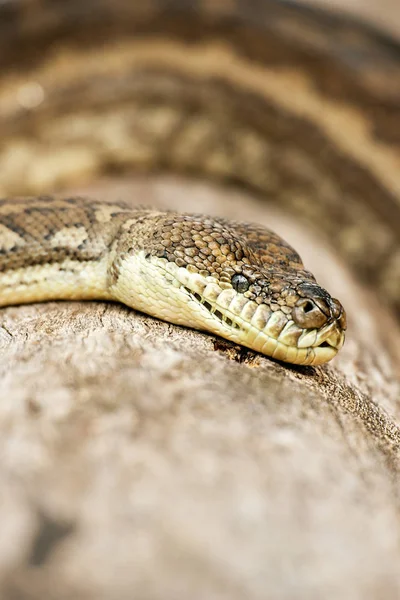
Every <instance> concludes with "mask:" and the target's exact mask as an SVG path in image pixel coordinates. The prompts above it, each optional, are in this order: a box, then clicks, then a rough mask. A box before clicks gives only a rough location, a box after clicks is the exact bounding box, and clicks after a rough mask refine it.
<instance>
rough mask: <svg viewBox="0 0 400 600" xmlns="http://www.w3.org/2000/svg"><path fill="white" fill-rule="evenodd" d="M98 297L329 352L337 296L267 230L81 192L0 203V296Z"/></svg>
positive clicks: (253, 344) (251, 342)
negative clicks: (99, 199)
mask: <svg viewBox="0 0 400 600" xmlns="http://www.w3.org/2000/svg"><path fill="white" fill-rule="evenodd" d="M50 299H109V300H117V301H120V302H123V303H124V304H126V305H128V306H130V307H132V308H134V309H137V310H140V311H142V312H145V313H147V314H150V315H152V316H154V317H157V318H160V319H163V320H165V321H168V322H172V323H176V324H178V325H184V326H188V327H193V328H196V329H201V330H206V331H209V332H211V333H214V334H217V335H220V336H222V337H224V338H226V339H229V340H231V341H233V342H236V343H238V344H242V345H244V346H247V347H248V348H251V349H253V350H255V351H258V352H261V353H263V354H265V355H268V356H272V357H273V358H276V359H279V360H282V361H286V362H291V363H296V364H304V365H318V364H321V363H324V362H327V361H328V360H330V359H332V358H333V357H334V356H335V355H336V353H337V352H338V350H339V349H340V348H341V346H342V345H343V341H344V331H345V328H346V318H345V313H344V310H343V308H342V306H341V304H340V303H339V301H338V300H335V299H333V298H332V297H331V296H330V295H329V294H328V292H326V291H325V290H324V289H323V288H321V287H320V286H319V285H318V284H317V282H316V281H315V279H314V277H313V276H312V275H311V273H309V272H308V271H306V270H305V269H304V266H303V264H302V262H301V259H300V257H299V255H298V254H297V253H296V252H295V251H294V250H293V249H292V248H291V247H290V246H289V245H288V244H287V243H286V242H285V241H284V240H282V239H281V238H280V237H279V236H277V235H276V234H275V233H274V232H272V231H270V230H268V229H266V228H264V227H262V226H259V225H254V224H251V223H240V222H235V221H229V220H226V219H221V218H213V217H208V216H205V215H193V214H185V213H174V212H168V211H167V212H162V211H158V210H154V209H146V208H138V209H133V208H130V207H129V206H127V205H124V204H123V203H114V204H107V203H101V202H97V201H96V200H91V199H87V198H80V197H74V198H66V199H64V200H62V199H61V200H60V199H54V198H48V197H38V198H31V199H11V200H3V201H0V305H3V306H5V305H8V304H19V303H25V302H33V301H38V300H39V301H41V300H50Z"/></svg>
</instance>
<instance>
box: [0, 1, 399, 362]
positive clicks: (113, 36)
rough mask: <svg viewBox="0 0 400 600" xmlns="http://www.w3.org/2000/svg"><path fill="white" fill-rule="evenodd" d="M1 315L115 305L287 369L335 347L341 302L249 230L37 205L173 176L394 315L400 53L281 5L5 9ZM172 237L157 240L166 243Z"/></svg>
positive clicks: (73, 204) (0, 49)
mask: <svg viewBox="0 0 400 600" xmlns="http://www.w3.org/2000/svg"><path fill="white" fill-rule="evenodd" d="M0 62H1V65H2V73H3V74H2V76H1V77H0V109H1V110H0V124H1V131H2V141H1V146H0V190H1V192H3V195H16V194H18V195H21V194H24V195H25V194H29V195H32V194H34V195H36V194H37V196H36V197H35V198H32V199H31V200H29V201H28V200H23V199H21V200H18V199H13V200H5V201H3V202H2V204H1V207H0V272H1V277H0V303H1V305H4V306H5V305H7V304H16V303H20V302H30V301H38V300H45V299H49V298H81V299H83V298H103V299H116V300H119V301H122V302H125V303H126V304H129V305H130V306H133V307H135V308H137V309H139V310H142V311H145V312H148V313H150V314H152V315H154V316H156V317H159V318H162V319H165V320H169V321H172V322H174V323H179V324H182V325H187V326H192V327H197V328H201V329H206V330H208V331H212V332H214V333H217V334H219V335H222V336H223V337H226V338H228V339H231V340H233V341H236V342H238V343H241V344H244V345H246V346H249V347H251V348H254V349H255V350H259V351H261V352H264V353H266V354H268V355H272V356H275V357H276V358H279V359H281V360H286V361H289V362H296V363H302V364H319V363H321V362H325V361H326V360H329V359H330V358H332V357H333V356H334V355H335V354H336V352H337V350H338V349H339V348H340V346H341V345H342V343H343V335H344V334H343V332H344V329H345V316H344V312H343V309H342V307H341V305H340V303H339V302H338V301H337V300H334V299H332V297H331V296H330V295H329V294H328V293H327V292H326V291H325V290H323V289H322V288H321V287H320V286H318V285H317V283H316V282H315V280H314V278H313V276H312V275H311V274H310V273H308V272H307V271H305V269H304V267H303V265H302V263H301V260H300V258H299V257H298V255H297V254H296V253H295V252H294V251H293V250H292V249H291V248H290V247H289V246H288V245H287V244H286V243H285V242H284V241H283V240H281V239H280V238H279V237H278V236H276V235H275V234H273V233H272V232H270V231H268V230H264V229H261V228H260V227H257V226H253V225H249V224H241V223H231V222H227V221H223V220H221V219H211V218H208V217H205V216H199V215H185V214H176V213H162V212H159V211H152V210H142V209H137V210H133V209H132V208H129V207H125V206H123V205H121V204H118V203H117V204H114V205H110V206H107V205H106V206H104V205H101V204H100V203H97V202H95V201H89V200H86V199H79V198H71V199H65V200H54V199H53V200H52V199H49V198H44V197H42V196H41V194H43V193H45V192H46V191H47V190H50V189H54V188H56V187H61V186H63V185H65V184H66V183H67V182H69V181H70V180H74V178H75V179H76V178H82V177H83V178H86V179H87V178H90V177H94V176H96V175H98V174H103V173H114V172H115V171H118V172H121V171H127V170H131V169H132V168H135V169H146V170H155V169H156V170H160V169H161V170H174V171H181V172H182V171H185V172H189V173H196V174H201V175H206V176H207V177H213V178H219V179H221V178H222V179H224V180H229V181H233V182H235V183H238V184H240V185H244V186H246V187H247V188H249V189H250V190H252V191H255V192H257V193H258V194H260V195H261V196H262V198H265V199H268V200H269V201H271V202H275V203H278V204H280V205H282V206H285V207H288V208H289V209H290V210H291V211H292V212H294V213H295V214H297V215H299V217H301V218H304V219H306V220H308V221H309V222H311V223H312V224H314V226H316V227H317V228H318V230H319V231H320V232H322V233H323V234H324V235H325V236H326V237H327V238H328V239H329V240H330V242H331V244H333V245H334V247H335V248H336V249H337V250H338V251H339V252H340V253H341V254H342V256H343V257H345V259H346V260H347V261H348V263H349V264H350V266H351V267H352V268H353V269H354V270H355V271H356V272H357V274H358V275H359V276H361V277H362V278H364V281H368V282H369V283H370V285H372V287H373V288H374V289H375V290H376V292H377V293H378V294H379V298H380V300H381V301H382V303H384V304H387V305H389V306H391V307H392V308H393V309H394V310H395V311H396V312H397V313H399V310H400V201H399V198H400V125H399V123H400V50H399V47H398V45H397V44H396V43H395V42H393V41H390V40H386V39H385V38H383V37H381V36H379V35H378V34H376V33H375V32H373V31H371V30H370V29H368V28H367V27H365V26H362V25H359V24H357V23H354V22H352V21H349V20H347V19H344V18H340V17H334V16H333V15H329V16H327V15H326V14H324V13H320V12H316V11H313V10H308V9H305V8H301V7H299V6H296V5H292V4H286V3H281V2H277V1H274V0H264V1H259V0H249V1H246V2H243V1H241V0H230V1H228V0H226V1H224V0H221V1H220V2H215V3H214V2H207V0H196V1H195V2H188V1H186V0H153V1H152V2H149V3H136V2H130V1H129V2H128V0H113V1H111V0H104V1H103V2H100V3H99V2H95V0H88V1H87V2H85V3H82V2H78V1H77V0H70V1H69V2H68V3H60V2H54V1H51V0H16V1H15V2H13V3H6V4H2V5H0ZM163 236H166V237H163Z"/></svg>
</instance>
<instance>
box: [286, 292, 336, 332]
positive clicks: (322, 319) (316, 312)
mask: <svg viewBox="0 0 400 600" xmlns="http://www.w3.org/2000/svg"><path fill="white" fill-rule="evenodd" d="M292 318H293V321H294V322H295V323H296V325H299V326H300V327H303V328H304V329H319V328H320V327H322V326H323V325H325V323H326V322H327V321H328V318H329V317H328V316H327V314H326V313H325V311H324V310H322V309H321V307H320V306H317V304H316V302H315V301H314V300H311V299H310V298H300V300H299V301H298V302H297V304H296V306H295V307H294V308H293V310H292Z"/></svg>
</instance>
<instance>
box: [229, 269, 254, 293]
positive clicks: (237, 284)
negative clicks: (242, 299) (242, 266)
mask: <svg viewBox="0 0 400 600" xmlns="http://www.w3.org/2000/svg"><path fill="white" fill-rule="evenodd" d="M232 287H233V289H234V290H236V291H237V292H239V293H240V294H243V293H244V292H247V290H248V289H249V287H250V283H249V280H248V279H247V278H246V277H245V276H244V275H240V274H236V275H234V276H233V277H232Z"/></svg>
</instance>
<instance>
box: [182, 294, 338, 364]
mask: <svg viewBox="0 0 400 600" xmlns="http://www.w3.org/2000/svg"><path fill="white" fill-rule="evenodd" d="M181 288H182V290H184V291H185V292H186V293H187V294H188V295H189V296H190V297H191V298H192V300H193V301H196V303H198V304H200V305H201V306H202V307H203V308H204V309H205V310H206V311H207V313H206V314H207V315H209V316H210V317H213V318H214V319H215V321H214V322H213V325H211V323H210V322H209V324H208V326H207V329H209V330H211V331H213V332H214V333H217V334H220V335H223V336H224V337H227V338H228V339H230V340H232V341H234V342H236V343H239V344H242V345H244V346H247V347H248V348H250V349H251V350H255V351H257V352H261V353H262V354H264V355H267V356H271V357H272V358H276V359H278V360H281V361H284V362H290V363H294V364H302V365H313V366H316V365H320V364H323V363H325V362H328V361H329V360H331V359H332V358H334V357H335V356H336V354H337V353H338V351H339V349H340V348H341V347H342V345H343V342H344V333H343V331H341V330H340V327H339V325H338V323H337V322H336V320H333V321H331V322H329V323H328V324H326V325H325V326H324V327H321V328H320V329H319V330H317V329H302V328H301V327H299V326H297V325H296V323H295V322H294V321H293V320H292V319H290V317H289V316H288V315H285V314H284V313H282V312H281V311H278V312H272V313H271V312H269V313H268V315H269V316H268V318H266V319H264V321H263V322H261V323H260V319H259V321H258V326H257V320H256V322H255V321H254V318H251V319H248V320H245V319H243V310H245V308H244V309H243V308H242V312H241V314H240V315H238V314H234V313H233V312H232V311H231V310H227V308H226V307H223V306H221V304H219V303H218V298H216V301H214V302H213V301H211V299H210V298H208V297H205V296H203V295H201V294H200V293H198V292H196V291H194V290H191V289H190V288H189V287H187V286H186V285H181ZM250 304H254V303H251V302H250V301H247V299H245V303H244V304H243V305H242V306H244V307H246V305H247V307H248V306H249V305H250ZM259 306H262V305H258V307H257V308H258V310H260V308H259ZM257 308H256V309H255V312H256V311H257ZM262 308H265V311H266V312H267V311H268V309H267V308H266V307H264V306H262ZM218 323H219V325H218Z"/></svg>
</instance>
